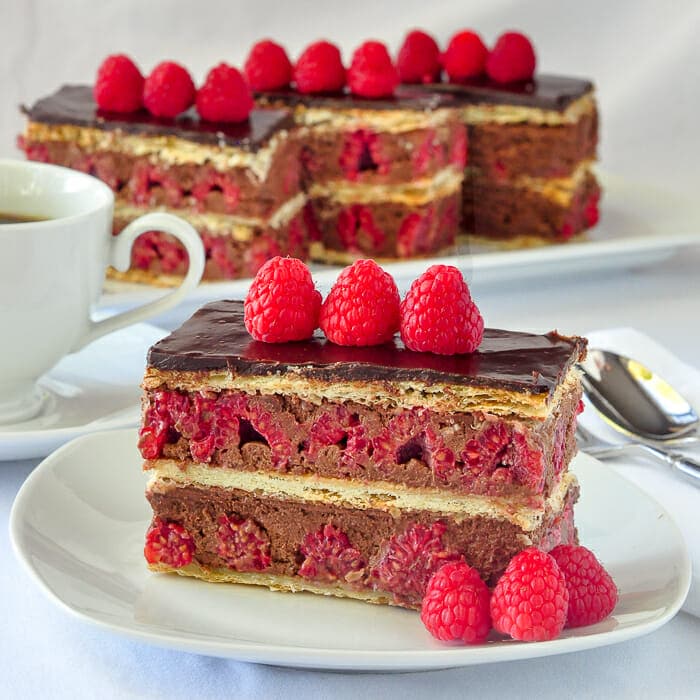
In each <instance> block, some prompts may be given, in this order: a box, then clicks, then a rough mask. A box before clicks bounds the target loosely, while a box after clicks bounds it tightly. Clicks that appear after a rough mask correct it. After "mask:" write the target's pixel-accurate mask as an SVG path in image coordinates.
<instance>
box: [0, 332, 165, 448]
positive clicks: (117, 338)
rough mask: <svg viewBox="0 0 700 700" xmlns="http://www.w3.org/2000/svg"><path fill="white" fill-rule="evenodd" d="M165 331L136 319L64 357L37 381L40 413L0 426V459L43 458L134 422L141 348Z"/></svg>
mask: <svg viewBox="0 0 700 700" xmlns="http://www.w3.org/2000/svg"><path fill="white" fill-rule="evenodd" d="M166 334H167V332H166V331H164V330H162V329H160V328H156V327H155V326H150V325H148V324H145V323H138V324H135V325H133V326H128V327H127V328H124V329H122V330H120V331H117V332H115V333H110V334H109V335H106V336H104V337H103V338H100V339H99V340H96V341H95V342H94V343H91V344H90V345H88V346H87V347H85V348H83V349H82V350H81V351H80V352H77V353H75V354H73V355H68V356H66V357H64V358H63V359H62V360H61V361H60V362H59V363H58V364H57V365H56V366H55V367H54V368H53V369H52V370H51V371H50V372H49V373H48V374H46V375H45V376H44V377H42V378H41V379H40V380H39V387H40V389H41V390H42V392H43V393H44V394H45V400H44V406H43V408H42V411H41V413H40V414H39V415H38V416H37V417H36V418H32V419H31V420H28V421H25V422H23V423H15V424H13V425H7V424H5V425H0V460H10V459H28V458H30V457H44V456H45V455H47V454H49V453H50V452H51V451H52V450H55V449H56V448H57V447H58V446H59V445H63V444H64V443H66V442H68V441H69V440H72V439H73V438H76V437H78V436H79V435H84V434H86V433H93V432H95V431H97V430H114V429H115V428H126V427H129V426H134V425H137V424H138V422H139V419H140V415H141V390H140V388H139V385H140V384H141V380H142V378H143V371H144V367H145V366H146V353H147V352H148V348H149V347H151V345H153V343H155V342H156V341H158V340H160V339H161V338H162V337H163V336H164V335H166Z"/></svg>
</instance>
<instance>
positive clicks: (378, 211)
mask: <svg viewBox="0 0 700 700" xmlns="http://www.w3.org/2000/svg"><path fill="white" fill-rule="evenodd" d="M460 202H461V197H460V193H459V191H456V192H453V193H452V194H449V195H447V196H444V197H440V198H436V199H432V200H430V201H428V202H427V203H424V204H411V203H405V202H392V201H384V202H367V203H362V204H359V203H356V204H348V203H344V202H339V201H337V199H335V198H334V197H333V196H328V197H314V198H313V199H312V200H311V202H310V206H311V208H312V211H313V216H314V224H315V226H316V227H317V230H318V232H319V236H316V238H320V240H318V242H314V243H313V244H312V246H311V256H312V258H313V259H314V260H318V261H319V262H329V263H343V264H350V263H352V262H353V261H354V260H355V259H357V258H362V257H371V258H377V259H379V260H381V259H393V258H404V259H405V258H412V257H419V256H427V255H431V254H433V253H435V252H437V251H442V252H445V253H447V252H449V251H450V249H451V247H452V246H453V245H454V243H455V241H456V239H457V234H458V233H459V210H460Z"/></svg>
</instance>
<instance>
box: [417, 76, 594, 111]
mask: <svg viewBox="0 0 700 700" xmlns="http://www.w3.org/2000/svg"><path fill="white" fill-rule="evenodd" d="M423 89H424V90H427V91H428V92H431V93H432V92H440V93H443V94H444V93H447V94H450V95H452V96H453V97H454V98H455V99H456V101H457V102H458V104H464V103H469V104H500V105H515V106H518V107H534V108H537V109H551V110H555V111H557V112H563V111H564V110H565V109H566V108H567V107H568V106H569V105H570V104H571V103H572V102H574V101H575V100H578V99H579V98H580V97H583V96H584V95H585V94H587V93H589V92H591V90H593V83H592V82H591V81H590V80H583V79H581V78H567V77H565V76H561V75H536V76H535V77H534V78H533V79H532V80H527V81H524V82H518V83H505V84H504V83H497V82H494V81H493V80H490V79H489V78H486V77H483V78H473V79H471V80H468V81H465V82H464V83H436V84H431V85H425V86H424V87H423Z"/></svg>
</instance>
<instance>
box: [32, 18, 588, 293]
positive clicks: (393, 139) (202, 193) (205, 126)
mask: <svg viewBox="0 0 700 700" xmlns="http://www.w3.org/2000/svg"><path fill="white" fill-rule="evenodd" d="M417 34H418V35H422V36H421V37H419V39H420V41H418V42H417V43H416V42H415V41H412V39H415V38H416V36H415V35H417ZM426 42H427V43H426ZM397 65H398V68H397ZM397 65H395V64H394V62H393V61H392V59H391V57H390V56H389V54H388V51H387V49H386V47H385V46H384V45H383V44H381V43H380V42H377V41H367V42H364V43H363V44H362V45H361V46H360V47H359V48H358V49H357V50H356V51H355V52H354V54H353V56H352V61H351V64H350V66H349V67H347V68H346V67H345V66H344V65H343V64H342V61H341V55H340V51H339V50H338V48H337V47H335V46H334V45H332V44H330V43H329V42H326V41H320V42H315V43H313V44H311V45H309V46H308V47H307V48H306V49H305V51H304V52H303V53H302V55H301V56H300V57H299V59H298V60H297V62H296V64H295V65H294V66H292V64H291V62H290V61H289V58H288V57H287V55H286V52H285V51H284V48H283V47H281V46H279V45H278V44H275V43H274V42H271V41H269V40H265V41H261V42H258V44H256V45H255V46H254V47H253V49H252V51H251V54H250V56H249V58H248V61H247V62H246V66H245V79H246V80H245V81H244V79H243V77H242V75H241V74H240V72H239V71H237V70H236V69H235V68H233V67H231V66H227V65H226V64H220V65H219V66H217V67H215V68H214V69H212V71H210V73H209V74H208V76H207V79H206V81H205V83H204V85H202V86H201V87H200V88H199V89H198V90H195V87H194V83H193V82H192V79H191V78H190V76H189V74H188V73H187V71H186V70H185V69H184V68H183V67H182V66H179V65H177V64H173V63H172V62H164V63H161V64H159V65H158V66H156V68H154V69H153V71H152V72H151V74H149V76H148V77H146V78H145V79H144V78H143V76H141V74H140V72H139V69H138V68H137V67H136V66H135V64H134V63H133V62H132V61H131V60H130V59H129V58H128V57H126V56H123V55H115V56H110V57H108V58H107V59H105V61H104V62H103V64H102V65H101V66H100V69H99V71H98V75H97V80H96V83H95V86H93V87H88V86H65V87H63V88H61V89H60V90H59V91H57V92H56V93H54V94H53V95H51V96H49V97H47V98H44V99H42V100H39V101H38V102H37V103H36V104H35V105H33V106H32V107H27V108H24V111H25V113H26V115H27V118H28V123H27V127H26V129H25V132H24V134H23V135H22V136H21V137H20V147H21V148H22V149H23V150H24V151H25V153H26V154H27V156H28V157H29V158H31V159H34V160H42V161H47V162H51V163H56V164H59V165H65V166H68V167H73V168H77V169H80V170H83V171H85V172H88V173H92V174H94V175H96V176H97V177H99V178H101V179H103V180H104V181H105V182H107V183H108V184H109V185H110V186H111V187H112V188H113V189H114V191H115V194H116V209H115V230H118V229H120V228H121V227H123V225H124V224H126V223H128V222H129V221H130V220H132V219H133V218H135V217H136V216H138V215H140V214H142V213H144V212H147V211H152V210H171V211H174V212H175V213H177V214H179V215H181V216H184V217H185V218H186V219H188V220H189V221H190V223H192V224H193V225H194V226H195V228H197V229H198V230H199V231H200V233H201V235H202V239H203V242H204V247H205V251H206V259H207V265H206V269H205V273H204V279H205V280H214V279H235V278H241V277H250V276H252V275H254V274H255V273H256V271H257V270H258V269H259V268H260V266H261V265H262V264H263V263H264V262H265V261H266V260H268V259H270V258H272V257H274V256H275V255H292V256H297V257H301V258H307V257H310V258H311V259H314V260H317V261H321V262H330V263H338V262H342V263H345V262H350V261H351V260H353V259H356V258H359V257H372V258H375V259H379V260H382V259H396V260H402V259H411V258H416V257H426V256H431V255H436V254H442V253H450V252H451V250H452V247H453V245H454V243H455V242H456V241H457V240H459V234H460V233H461V234H463V238H466V240H468V241H476V242H487V243H489V244H490V245H491V246H496V247H503V246H531V245H539V244H545V243H558V242H563V241H566V240H568V239H570V238H572V237H573V236H576V235H577V234H580V233H583V232H584V231H586V230H587V229H589V228H590V227H592V226H594V225H595V224H596V223H597V221H598V201H599V197H600V187H599V185H598V182H597V181H596V177H595V174H594V172H593V170H592V164H593V163H594V161H595V158H596V147H597V140H598V120H597V108H596V102H595V97H594V92H593V85H592V83H590V82H589V81H586V80H579V79H575V78H568V77H561V76H552V75H538V74H537V73H536V72H535V54H534V49H533V47H532V45H531V44H530V42H529V40H528V39H527V37H524V36H523V35H522V34H518V33H513V32H507V33H505V34H503V35H502V36H501V37H500V38H499V39H498V41H497V42H496V44H495V46H494V47H493V48H492V49H491V50H490V51H489V50H488V49H487V48H486V47H485V46H484V44H483V42H482V41H481V39H480V38H479V37H478V35H476V34H475V33H473V32H471V31H466V32H460V33H458V34H456V35H455V36H454V37H453V39H452V40H451V42H450V44H449V46H448V47H447V49H446V51H445V52H444V54H443V53H441V52H440V50H439V48H438V46H437V44H436V42H435V41H434V40H433V39H432V38H431V37H429V36H428V35H425V34H424V33H422V32H412V33H411V34H409V35H408V37H407V39H406V41H405V42H404V45H403V46H402V48H401V51H400V52H399V56H398V61H397ZM445 77H446V78H447V80H449V82H446V81H445ZM246 81H247V82H246ZM400 82H403V83H404V84H400ZM410 83H412V84H410ZM253 97H254V98H255V108H253V105H254V102H253ZM251 108H253V109H252V111H251ZM186 265H187V260H186V258H185V253H184V250H183V249H182V247H181V246H180V245H179V244H178V243H177V241H175V240H173V239H171V238H169V237H167V236H166V235H164V234H162V233H160V232H156V231H153V232H149V233H147V234H145V235H143V236H142V237H141V238H140V239H139V240H138V241H137V243H136V245H135V246H134V253H133V258H132V265H131V268H130V270H129V271H127V272H126V273H116V272H115V271H112V273H111V274H112V275H113V276H114V275H117V276H119V275H121V276H122V277H124V278H125V279H128V280H132V281H145V282H155V283H160V284H168V283H172V282H173V281H175V279H174V278H177V277H179V276H181V275H182V274H183V272H184V270H185V268H186Z"/></svg>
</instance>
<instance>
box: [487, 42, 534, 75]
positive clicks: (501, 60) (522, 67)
mask: <svg viewBox="0 0 700 700" xmlns="http://www.w3.org/2000/svg"><path fill="white" fill-rule="evenodd" d="M536 61H537V59H536V58H535V49H534V48H533V47H532V43H531V42H530V40H529V39H528V38H527V37H526V36H525V35H524V34H521V33H520V32H505V34H501V36H499V37H498V41H497V42H496V45H495V46H494V47H493V49H491V52H490V53H489V57H488V60H487V61H486V72H487V73H488V76H489V78H491V79H492V80H495V81H496V82H498V83H513V82H515V81H518V80H530V78H532V76H533V75H534V74H535V63H536Z"/></svg>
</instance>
